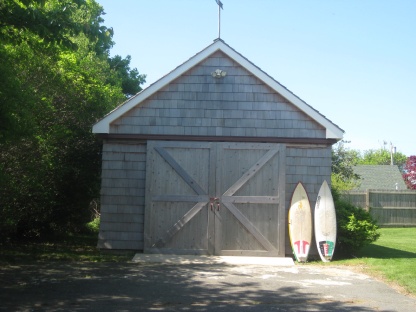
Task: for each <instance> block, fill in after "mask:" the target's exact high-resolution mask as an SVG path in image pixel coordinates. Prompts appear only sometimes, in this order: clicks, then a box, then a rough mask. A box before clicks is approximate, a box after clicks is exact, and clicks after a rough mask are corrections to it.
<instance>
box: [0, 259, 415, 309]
mask: <svg viewBox="0 0 416 312" xmlns="http://www.w3.org/2000/svg"><path fill="white" fill-rule="evenodd" d="M143 257H144V256H142V257H136V259H135V262H129V263H77V262H75V263H72V262H47V263H36V264H31V265H14V266H13V265H12V266H4V267H1V268H0V310H1V311H403V312H407V311H409V312H410V311H412V312H414V311H416V299H415V298H413V297H410V296H407V295H405V294H403V293H400V292H399V291H397V290H396V289H394V288H392V287H390V286H388V285H386V284H385V283H383V282H380V281H377V280H375V279H374V278H371V277H369V276H367V275H365V274H362V273H357V272H353V271H350V270H347V269H345V268H343V267H337V266H335V265H333V264H331V265H329V266H328V265H322V266H317V265H300V264H293V262H290V261H288V260H284V259H280V260H281V262H280V263H276V262H270V261H269V260H270V259H269V260H268V261H269V262H267V261H265V262H256V261H253V259H251V261H248V262H245V261H242V258H240V259H235V258H238V257H233V258H234V259H228V260H227V259H224V258H223V259H221V258H210V257H206V258H204V257H202V258H201V257H185V256H177V257H176V256H166V257H161V256H157V257H155V256H154V257H153V258H151V257H149V256H147V260H146V259H144V258H143ZM236 261H237V262H236Z"/></svg>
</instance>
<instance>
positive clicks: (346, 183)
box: [331, 141, 360, 191]
mask: <svg viewBox="0 0 416 312" xmlns="http://www.w3.org/2000/svg"><path fill="white" fill-rule="evenodd" d="M346 143H349V142H346V141H340V142H338V143H337V144H336V145H335V146H334V147H333V148H332V174H331V185H332V187H333V188H335V189H337V190H340V191H341V190H350V189H353V188H355V187H357V186H358V185H359V176H358V175H357V174H355V173H354V170H353V167H354V166H355V165H356V164H357V162H358V161H359V157H360V153H359V152H358V151H356V150H351V149H348V148H346V147H345V144H346Z"/></svg>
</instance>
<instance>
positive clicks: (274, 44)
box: [97, 0, 416, 156]
mask: <svg viewBox="0 0 416 312" xmlns="http://www.w3.org/2000/svg"><path fill="white" fill-rule="evenodd" d="M97 2H98V3H100V4H101V5H102V6H103V7H104V10H105V12H106V15H105V16H104V19H105V22H104V25H105V26H107V27H113V29H114V32H115V34H114V41H115V42H116V45H115V46H114V47H113V49H112V55H115V54H119V55H121V56H123V57H125V56H127V55H131V57H132V62H131V67H132V68H137V69H138V70H139V72H140V73H142V74H146V75H147V82H146V84H145V86H144V87H146V86H148V85H149V84H151V83H153V82H155V81H156V80H158V79H159V78H161V77H162V76H164V75H165V74H167V73H168V72H170V71H171V70H172V69H174V68H175V67H177V66H178V65H180V64H182V63H183V62H185V61H186V60H188V59H189V58H190V57H192V56H193V55H195V54H196V53H197V52H199V51H201V50H202V49H204V48H205V47H207V46H208V45H210V44H211V43H212V42H213V40H214V39H216V38H217V37H218V6H217V4H216V2H215V0H146V1H145V0H117V1H115V0H97ZM222 3H223V7H224V10H222V11H221V39H223V40H224V41H225V42H226V43H227V44H229V45H230V46H231V47H232V48H234V49H235V50H236V51H238V52H239V53H241V54H242V55H244V56H245V57H246V58H248V59H249V60H250V61H251V62H253V63H254V64H255V65H257V66H258V67H260V68H261V69H262V70H264V71H265V72H266V73H268V74H269V75H270V76H272V77H273V78H274V79H276V80H277V81H279V82H280V83H281V84H282V85H284V86H285V87H287V88H288V89H289V90H290V91H292V92H293V93H295V94H296V95H297V96H298V97H300V98H301V99H302V100H304V101H305V102H307V103H308V104H309V105H311V106H312V107H314V108H315V109H316V110H318V111H320V112H321V113H322V114H323V115H325V116H326V117H327V118H328V119H330V120H331V121H333V122H334V123H335V124H337V125H339V126H340V127H341V128H342V129H343V130H344V131H345V135H344V139H345V140H348V141H351V143H349V144H347V145H346V146H347V147H349V148H352V149H358V150H361V151H365V150H369V149H379V148H382V147H383V146H385V147H386V148H387V149H389V148H390V142H391V143H392V144H393V145H394V146H396V147H397V151H399V152H401V153H404V154H405V155H407V156H411V155H416V135H415V131H414V128H415V123H416V122H415V120H416V95H415V93H416V17H415V16H416V1H415V0H285V1H283V0H256V1H253V0H251V1H248V0H222ZM383 142H386V143H387V144H386V145H384V143H383Z"/></svg>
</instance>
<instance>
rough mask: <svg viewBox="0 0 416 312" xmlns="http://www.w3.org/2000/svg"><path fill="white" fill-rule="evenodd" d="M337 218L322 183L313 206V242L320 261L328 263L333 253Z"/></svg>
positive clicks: (333, 206) (324, 184) (330, 198)
mask: <svg viewBox="0 0 416 312" xmlns="http://www.w3.org/2000/svg"><path fill="white" fill-rule="evenodd" d="M336 238H337V217H336V214H335V205H334V200H333V198H332V194H331V189H330V188H329V186H328V183H327V182H326V181H324V182H323V183H322V186H321V188H320V189H319V193H318V198H317V200H316V205H315V240H316V247H317V248H318V252H319V256H320V257H321V259H322V261H324V262H329V261H331V259H332V256H333V255H334V251H335V243H336Z"/></svg>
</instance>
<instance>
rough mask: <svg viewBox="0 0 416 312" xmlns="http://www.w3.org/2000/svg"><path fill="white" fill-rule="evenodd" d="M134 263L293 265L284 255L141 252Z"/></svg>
mask: <svg viewBox="0 0 416 312" xmlns="http://www.w3.org/2000/svg"><path fill="white" fill-rule="evenodd" d="M132 261H133V262H136V263H165V264H229V265H267V266H293V265H295V263H294V261H293V259H292V258H284V257H238V256H236V257H230V256H192V255H171V254H168V255H162V254H143V253H137V254H135V255H134V257H133V259H132Z"/></svg>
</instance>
